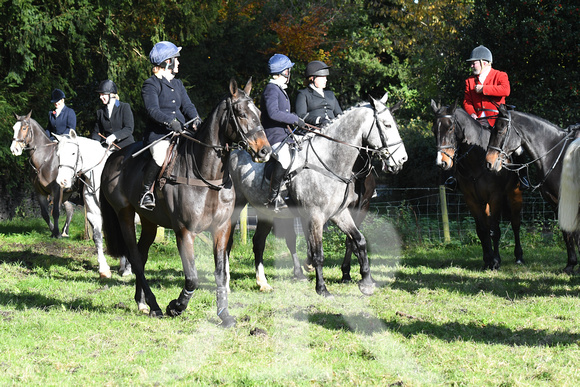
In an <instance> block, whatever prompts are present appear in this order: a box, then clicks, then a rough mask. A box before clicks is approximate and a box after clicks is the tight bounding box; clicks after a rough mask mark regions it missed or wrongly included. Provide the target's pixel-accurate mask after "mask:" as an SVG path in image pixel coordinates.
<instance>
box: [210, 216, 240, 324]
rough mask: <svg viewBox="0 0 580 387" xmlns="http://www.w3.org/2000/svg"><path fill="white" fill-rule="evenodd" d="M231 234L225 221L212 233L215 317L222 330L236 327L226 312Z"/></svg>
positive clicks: (227, 311) (234, 321)
mask: <svg viewBox="0 0 580 387" xmlns="http://www.w3.org/2000/svg"><path fill="white" fill-rule="evenodd" d="M231 232H232V227H231V224H230V222H229V221H226V222H224V223H223V224H222V226H221V227H220V228H219V229H217V230H215V231H214V233H213V246H214V251H213V253H214V261H215V272H214V275H215V283H216V285H217V289H216V301H217V315H218V317H219V318H220V319H221V320H222V323H221V325H222V327H224V328H229V327H232V326H234V325H236V318H235V317H234V316H232V315H230V312H229V310H228V279H229V259H228V255H227V245H228V240H229V237H230V233H231Z"/></svg>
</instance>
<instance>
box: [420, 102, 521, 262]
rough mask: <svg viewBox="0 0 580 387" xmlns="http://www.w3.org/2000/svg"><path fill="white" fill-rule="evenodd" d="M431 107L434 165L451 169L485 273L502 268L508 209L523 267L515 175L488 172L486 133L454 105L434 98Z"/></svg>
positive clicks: (517, 252)
mask: <svg viewBox="0 0 580 387" xmlns="http://www.w3.org/2000/svg"><path fill="white" fill-rule="evenodd" d="M431 107H432V109H433V112H434V113H435V122H434V123H433V134H434V135H435V140H436V141H437V160H436V163H437V165H438V166H439V167H441V168H442V169H443V170H450V169H452V168H455V178H456V179H457V183H458V187H459V189H460V190H461V192H462V193H463V196H464V198H465V202H466V204H467V207H468V208H469V211H470V212H471V215H472V216H473V218H474V219H475V227H476V231H477V236H478V237H479V240H480V241H481V248H482V249H483V263H484V264H483V267H484V269H498V268H499V266H500V264H501V257H500V255H499V239H500V236H501V233H500V228H499V222H500V220H501V215H502V212H506V210H507V214H509V219H510V221H511V225H512V230H513V232H514V240H515V247H514V255H515V258H516V263H523V262H524V260H523V251H522V247H521V244H520V224H521V210H522V192H521V190H520V188H519V178H518V175H517V174H516V173H513V172H509V171H503V172H502V173H500V174H495V173H492V172H490V171H489V170H488V169H487V168H486V162H485V152H486V150H487V143H488V141H489V136H490V133H489V130H485V129H484V128H483V127H482V126H481V125H480V124H479V122H477V121H476V120H474V119H473V118H471V117H470V116H469V114H467V112H466V111H465V110H463V109H462V108H458V107H457V102H456V103H455V104H454V105H453V106H451V107H446V106H441V105H439V104H437V103H435V101H433V100H432V101H431ZM492 242H493V243H492Z"/></svg>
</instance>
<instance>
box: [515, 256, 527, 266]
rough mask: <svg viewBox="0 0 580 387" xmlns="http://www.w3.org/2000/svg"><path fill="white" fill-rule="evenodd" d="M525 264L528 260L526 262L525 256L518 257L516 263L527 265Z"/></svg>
mask: <svg viewBox="0 0 580 387" xmlns="http://www.w3.org/2000/svg"><path fill="white" fill-rule="evenodd" d="M525 264H526V262H524V259H523V258H518V259H516V265H525Z"/></svg>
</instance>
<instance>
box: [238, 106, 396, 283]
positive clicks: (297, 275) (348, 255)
mask: <svg viewBox="0 0 580 387" xmlns="http://www.w3.org/2000/svg"><path fill="white" fill-rule="evenodd" d="M391 111H392V109H391ZM362 153H363V154H364V155H362V154H361V155H360V156H359V158H358V159H357V161H356V163H355V165H354V168H353V170H354V171H361V170H362V168H366V170H367V171H368V174H367V175H366V177H365V176H363V177H364V179H362V178H361V179H359V180H357V181H356V182H355V193H356V195H357V199H356V200H355V202H354V203H352V204H351V205H350V206H349V210H350V212H351V216H352V218H353V220H354V222H355V225H356V226H357V227H360V225H361V224H362V222H363V220H364V219H365V217H366V215H367V213H368V211H369V208H370V204H371V199H372V197H373V195H374V194H375V187H376V180H375V177H374V175H373V174H372V172H373V170H372V167H371V168H369V166H370V164H369V160H368V155H367V153H366V152H362ZM247 203H248V201H247V200H246V199H245V198H244V196H243V193H238V194H236V208H243V207H244V206H245V205H246V204H247ZM238 217H239V213H236V215H235V216H234V217H233V219H232V221H233V222H234V223H235V222H236V221H237V218H238ZM275 224H276V230H277V232H276V234H277V235H279V236H282V237H283V238H284V240H285V242H286V247H287V248H288V250H289V251H290V256H291V257H292V264H293V269H292V273H293V278H294V280H296V281H306V280H307V277H306V276H305V275H304V272H303V271H302V266H301V265H300V259H299V258H298V254H297V252H296V237H297V235H296V231H295V230H294V218H278V219H276V222H275ZM232 226H233V224H232ZM273 227H274V224H273V223H272V220H269V219H265V218H264V217H259V218H258V219H257V224H256V230H255V231H254V236H253V238H252V243H253V252H254V257H255V259H254V261H255V265H256V267H255V269H256V282H257V284H258V286H259V287H260V291H262V292H267V291H270V290H273V288H272V286H271V285H270V284H269V283H268V280H267V278H266V276H265V274H264V266H263V262H264V257H263V252H264V249H265V241H266V238H267V236H268V234H269V233H270V232H271V231H272V228H273ZM354 248H355V246H354V244H353V241H352V239H351V238H349V237H348V236H346V238H345V252H344V258H343V260H342V265H341V271H342V279H341V282H342V283H348V282H351V281H352V278H351V276H350V268H351V259H352V254H353V251H354ZM304 270H306V271H308V272H311V271H314V267H313V266H312V262H309V261H306V262H305V263H304Z"/></svg>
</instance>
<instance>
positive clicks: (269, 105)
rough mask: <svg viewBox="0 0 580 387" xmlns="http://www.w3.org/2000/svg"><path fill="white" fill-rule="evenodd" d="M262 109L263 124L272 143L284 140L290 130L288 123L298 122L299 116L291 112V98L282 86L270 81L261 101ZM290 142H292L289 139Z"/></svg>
mask: <svg viewBox="0 0 580 387" xmlns="http://www.w3.org/2000/svg"><path fill="white" fill-rule="evenodd" d="M260 110H261V111H262V125H263V126H264V132H265V133H266V137H267V138H268V141H269V142H270V144H276V143H279V142H281V141H282V140H284V139H285V138H286V137H287V136H288V135H290V131H289V130H288V128H287V126H288V125H294V124H296V123H297V122H298V116H297V115H296V114H294V113H291V112H290V98H288V94H286V91H284V90H283V89H282V88H281V87H280V86H278V85H277V84H275V83H268V84H267V85H266V88H265V89H264V92H263V93H262V99H261V103H260ZM288 142H292V141H291V140H289V141H288Z"/></svg>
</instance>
